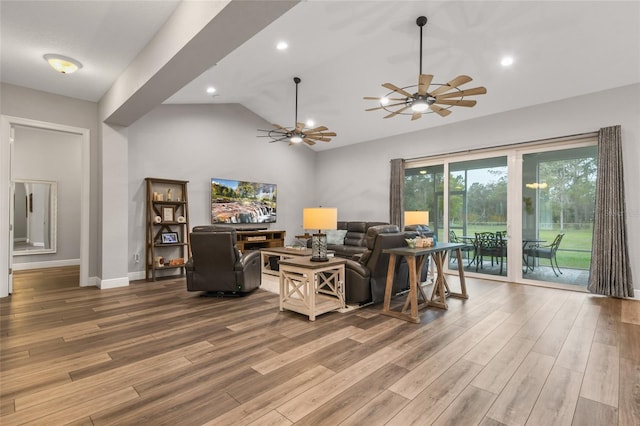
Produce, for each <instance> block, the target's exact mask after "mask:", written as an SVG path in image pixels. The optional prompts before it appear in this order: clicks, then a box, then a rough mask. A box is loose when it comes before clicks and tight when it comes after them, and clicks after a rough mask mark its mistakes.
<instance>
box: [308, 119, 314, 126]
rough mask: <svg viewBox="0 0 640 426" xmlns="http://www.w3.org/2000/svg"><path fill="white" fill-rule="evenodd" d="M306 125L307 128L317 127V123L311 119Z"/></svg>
mask: <svg viewBox="0 0 640 426" xmlns="http://www.w3.org/2000/svg"><path fill="white" fill-rule="evenodd" d="M306 124H307V127H313V126H315V125H316V122H315V121H313V120H311V119H309V120H307V123H306Z"/></svg>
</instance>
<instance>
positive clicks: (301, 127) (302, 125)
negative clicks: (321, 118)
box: [296, 123, 304, 133]
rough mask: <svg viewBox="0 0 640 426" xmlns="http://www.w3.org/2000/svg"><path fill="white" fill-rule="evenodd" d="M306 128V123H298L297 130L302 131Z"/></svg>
mask: <svg viewBox="0 0 640 426" xmlns="http://www.w3.org/2000/svg"><path fill="white" fill-rule="evenodd" d="M302 129H304V123H296V132H298V133H300V132H302Z"/></svg>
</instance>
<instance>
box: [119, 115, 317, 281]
mask: <svg viewBox="0 0 640 426" xmlns="http://www.w3.org/2000/svg"><path fill="white" fill-rule="evenodd" d="M269 128H271V125H270V124H268V123H266V122H265V121H264V120H263V119H262V118H260V117H258V116H257V115H255V114H253V113H252V112H251V111H249V110H248V109H246V108H244V107H243V106H241V105H239V104H228V105H161V106H159V107H158V108H156V109H154V110H153V111H152V112H150V113H149V114H147V115H146V116H144V117H143V118H141V119H140V120H138V121H137V122H136V123H134V124H133V125H131V126H130V127H129V197H130V200H129V271H130V272H139V271H143V270H144V263H143V261H142V260H141V261H140V262H139V263H137V264H136V263H135V262H134V255H135V254H136V253H139V254H140V258H141V259H144V250H145V246H144V242H145V208H146V207H145V186H144V178H145V177H155V178H167V179H177V180H188V181H189V184H188V185H187V188H188V195H189V216H190V217H189V221H190V227H191V228H193V227H194V226H197V225H206V224H209V223H210V222H211V211H210V202H211V193H210V185H211V178H213V177H215V178H226V179H238V180H247V181H254V182H265V183H275V184H276V185H278V199H277V200H278V218H277V222H276V223H272V224H268V225H266V226H268V227H269V228H270V229H278V230H280V229H284V230H285V231H286V233H287V238H286V240H287V243H291V242H293V237H294V235H298V234H300V233H302V209H303V208H304V207H310V206H315V205H317V204H316V202H315V194H314V185H315V157H316V154H315V152H313V151H312V150H310V149H308V148H307V147H306V146H305V145H299V146H289V145H288V144H287V143H282V142H280V143H268V142H267V140H266V138H258V137H257V136H258V131H257V129H269ZM130 278H131V279H136V278H140V274H135V273H134V274H130Z"/></svg>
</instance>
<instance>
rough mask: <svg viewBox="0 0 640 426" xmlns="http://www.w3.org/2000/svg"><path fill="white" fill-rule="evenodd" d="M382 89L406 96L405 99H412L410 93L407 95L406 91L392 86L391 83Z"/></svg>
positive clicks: (384, 85)
mask: <svg viewBox="0 0 640 426" xmlns="http://www.w3.org/2000/svg"><path fill="white" fill-rule="evenodd" d="M382 87H386V88H387V89H389V90H391V91H393V92H396V93H400V94H401V95H403V96H406V97H407V98H412V97H413V95H412V94H411V93H409V92H407V91H406V90H404V89H401V88H399V87H397V86H394V85H393V84H391V83H385V84H383V85H382Z"/></svg>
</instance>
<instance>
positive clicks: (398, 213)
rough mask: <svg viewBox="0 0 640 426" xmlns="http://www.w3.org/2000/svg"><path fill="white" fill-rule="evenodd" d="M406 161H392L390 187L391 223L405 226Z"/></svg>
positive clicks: (401, 226)
mask: <svg viewBox="0 0 640 426" xmlns="http://www.w3.org/2000/svg"><path fill="white" fill-rule="evenodd" d="M403 212H404V160H403V159H402V158H395V159H393V160H391V185H390V187H389V223H391V224H392V225H398V227H399V228H400V229H403V226H404V213H403Z"/></svg>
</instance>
